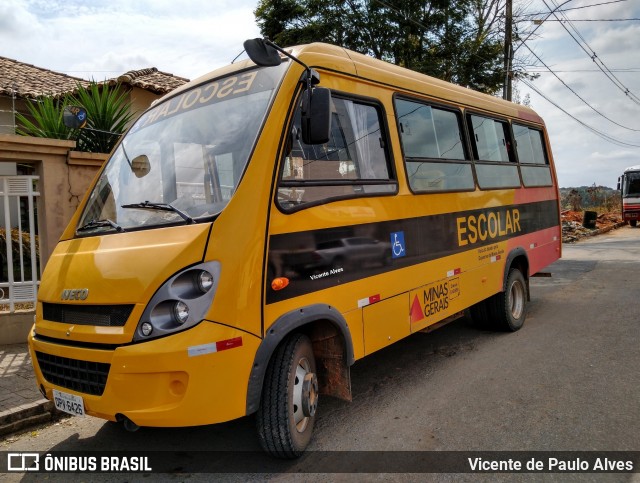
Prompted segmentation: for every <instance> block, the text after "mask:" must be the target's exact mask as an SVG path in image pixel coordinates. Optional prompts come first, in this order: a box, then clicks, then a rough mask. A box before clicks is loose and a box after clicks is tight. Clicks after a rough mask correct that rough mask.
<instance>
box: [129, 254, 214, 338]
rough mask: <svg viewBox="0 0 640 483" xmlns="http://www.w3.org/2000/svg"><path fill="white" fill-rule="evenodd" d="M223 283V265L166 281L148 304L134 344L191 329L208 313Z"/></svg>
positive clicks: (201, 267)
mask: <svg viewBox="0 0 640 483" xmlns="http://www.w3.org/2000/svg"><path fill="white" fill-rule="evenodd" d="M219 279H220V263H219V262H206V263H200V264H198V265H195V266H192V267H189V268H186V269H184V270H181V271H180V272H178V273H176V274H175V275H173V276H172V277H171V278H169V280H167V281H166V282H165V283H164V284H162V286H161V287H160V288H159V289H158V291H157V292H156V293H155V294H154V296H153V297H152V298H151V300H150V301H149V303H148V304H147V306H146V308H145V309H144V312H143V313H142V317H141V318H140V322H139V323H138V327H137V328H136V331H135V334H134V336H133V340H134V341H135V342H141V341H144V340H149V339H153V338H156V337H162V336H164V335H168V334H172V333H174V332H179V331H181V330H185V329H189V328H191V327H193V326H195V325H197V324H199V323H200V322H201V321H202V320H203V319H204V317H205V315H206V314H207V312H208V311H209V307H210V306H211V303H212V302H213V297H214V295H215V293H216V288H217V285H218V280H219Z"/></svg>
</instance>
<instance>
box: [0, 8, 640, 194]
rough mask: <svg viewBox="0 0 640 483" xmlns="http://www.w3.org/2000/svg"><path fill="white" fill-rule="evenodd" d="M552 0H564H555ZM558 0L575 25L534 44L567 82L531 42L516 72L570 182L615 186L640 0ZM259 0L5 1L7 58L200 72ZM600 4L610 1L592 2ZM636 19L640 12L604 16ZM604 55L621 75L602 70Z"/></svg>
mask: <svg viewBox="0 0 640 483" xmlns="http://www.w3.org/2000/svg"><path fill="white" fill-rule="evenodd" d="M544 1H546V2H547V5H549V6H550V7H551V8H554V6H553V5H552V2H551V0H544ZM544 1H543V0H514V13H517V12H521V13H528V14H531V13H542V12H548V11H549V10H548V8H547V7H546V6H545V4H544ZM555 1H556V4H555V5H560V3H563V5H562V6H561V7H560V9H568V8H571V9H575V10H569V11H566V12H564V14H565V15H566V17H567V18H569V19H571V20H572V22H571V24H568V23H566V22H558V21H555V20H556V19H555V17H554V16H550V17H549V18H548V19H547V20H546V21H544V22H542V24H541V25H539V27H538V29H537V30H536V32H535V34H534V35H532V36H531V37H530V38H529V39H528V40H527V41H526V46H528V47H529V48H531V49H532V50H533V51H534V52H535V54H536V55H537V56H538V57H539V58H540V59H541V61H542V62H544V64H546V66H548V67H549V68H550V69H551V70H552V71H554V72H555V73H556V75H557V76H558V77H560V79H561V80H562V81H564V83H565V84H567V86H568V87H566V86H565V85H563V84H562V82H561V81H560V80H558V79H557V78H556V77H555V76H554V75H553V74H551V73H549V71H548V70H547V69H546V68H545V67H544V66H542V64H541V62H540V61H539V60H538V59H535V58H534V57H533V56H532V54H530V52H529V51H528V50H527V48H526V47H524V46H522V47H517V46H516V48H517V50H516V52H515V55H516V57H517V58H520V59H521V61H524V62H525V64H527V71H528V72H529V73H539V74H540V76H539V77H538V78H537V79H535V80H534V81H531V82H530V84H531V85H532V86H533V89H532V88H531V87H529V86H528V85H526V84H525V83H523V82H516V89H517V95H519V96H520V98H521V99H524V98H525V96H526V95H527V94H528V95H529V97H530V100H531V107H533V109H535V110H536V111H537V112H538V114H540V115H541V116H542V118H543V119H544V120H545V122H546V124H547V130H548V132H549V137H550V140H551V147H552V151H553V156H554V159H555V163H556V170H557V172H558V178H559V184H560V186H561V187H570V186H584V185H587V186H590V185H593V184H594V183H595V184H596V185H602V186H609V187H612V188H615V187H616V182H617V178H618V176H619V175H620V174H621V173H622V170H623V169H624V168H625V167H628V166H633V165H639V164H640V159H639V157H640V49H639V48H638V40H639V39H640V20H638V19H640V0H622V1H620V0H613V1H612V0H570V1H568V2H567V1H566V0H555ZM257 3H258V2H257V0H181V1H176V0H171V1H169V0H136V1H134V2H132V1H131V0H109V1H104V0H82V1H80V0H1V1H0V56H4V57H9V58H12V59H15V60H18V61H20V62H25V63H28V64H33V65H35V66H38V67H42V68H46V69H50V70H53V71H56V72H62V73H65V74H68V75H72V76H76V77H81V78H84V79H95V80H103V79H106V78H112V77H117V76H118V75H120V74H122V73H124V72H126V71H128V70H137V69H143V68H147V67H157V68H158V69H159V70H161V71H163V72H168V73H171V74H174V75H177V76H180V77H186V78H188V79H195V78H196V77H199V76H200V75H202V74H205V73H207V72H209V71H211V70H214V69H215V68H217V67H221V66H223V65H226V64H228V63H230V62H231V61H232V60H233V59H234V58H235V57H236V56H237V55H238V54H239V53H240V52H242V43H243V42H244V40H245V39H248V38H253V37H258V36H260V31H259V29H258V27H257V25H256V23H255V17H254V15H253V11H254V10H255V8H256V6H257ZM598 3H602V4H603V5H599V6H590V5H594V4H598ZM585 6H589V7H587V8H578V7H585ZM527 18H537V19H545V18H546V15H538V16H535V17H527ZM629 18H635V19H636V20H634V21H602V20H609V19H629ZM579 19H588V20H599V21H594V22H580V21H577V20H579ZM563 25H564V26H565V27H567V29H569V30H570V31H571V33H572V35H573V37H575V39H577V40H578V41H579V42H577V41H576V40H574V38H572V37H571V36H570V35H569V33H567V31H566V30H565V28H563ZM571 26H573V27H575V28H576V29H577V33H576V32H574V31H572V30H571ZM535 27H536V26H535V25H533V24H532V23H530V22H529V23H523V24H521V25H520V27H519V28H520V31H521V32H529V31H531V30H532V29H533V28H535ZM583 40H584V41H583ZM585 42H586V43H585ZM580 45H582V47H581V46H580ZM585 50H586V53H585ZM594 54H595V59H596V60H598V61H602V63H603V64H604V66H605V67H606V68H607V69H609V70H610V71H611V73H610V74H609V77H611V78H612V79H613V81H612V80H611V79H609V78H608V77H607V76H606V75H605V74H604V73H602V72H601V71H600V70H598V67H597V65H598V64H596V62H594V60H593V58H594ZM570 89H571V90H570ZM536 91H537V92H536ZM572 91H573V92H572ZM574 92H575V94H574ZM539 93H541V94H542V96H544V97H542V96H541V95H540V94H539ZM577 96H580V97H581V98H582V99H583V100H584V101H586V103H588V104H585V103H584V102H583V101H581V100H580V99H579V98H578V97H577ZM545 97H546V98H547V99H549V100H550V101H551V102H553V103H555V104H556V105H553V104H552V103H551V102H549V100H547V99H545ZM558 106H559V107H558ZM560 108H561V109H564V110H565V111H566V112H568V113H569V114H570V115H571V116H573V117H574V118H577V119H578V121H576V120H574V119H573V118H572V117H570V116H569V115H568V114H566V113H564V112H562V110H561V109H560ZM601 114H603V115H604V116H606V117H608V118H609V119H610V120H607V119H605V118H604V117H602V115H601ZM612 121H613V122H612ZM581 123H582V124H581ZM583 124H586V125H587V126H589V127H590V128H592V129H595V130H596V131H597V132H598V133H600V134H601V135H603V136H605V137H609V138H613V140H614V141H615V142H611V141H609V140H605V139H603V137H602V136H601V135H598V134H596V133H594V132H593V130H590V129H589V128H587V127H585V126H584V125H583Z"/></svg>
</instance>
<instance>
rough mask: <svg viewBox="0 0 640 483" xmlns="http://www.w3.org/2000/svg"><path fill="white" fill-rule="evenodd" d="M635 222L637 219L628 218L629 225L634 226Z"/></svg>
mask: <svg viewBox="0 0 640 483" xmlns="http://www.w3.org/2000/svg"><path fill="white" fill-rule="evenodd" d="M637 223H638V221H637V220H629V224H630V225H631V226H636V224H637Z"/></svg>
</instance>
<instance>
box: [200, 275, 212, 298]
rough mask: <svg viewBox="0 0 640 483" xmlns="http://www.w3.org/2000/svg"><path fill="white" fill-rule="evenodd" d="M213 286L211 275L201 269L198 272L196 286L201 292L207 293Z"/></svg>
mask: <svg viewBox="0 0 640 483" xmlns="http://www.w3.org/2000/svg"><path fill="white" fill-rule="evenodd" d="M211 287H213V275H211V274H210V273H209V272H207V271H206V270H202V271H201V272H200V273H199V274H198V288H199V289H200V290H201V291H202V293H207V292H208V291H209V290H211Z"/></svg>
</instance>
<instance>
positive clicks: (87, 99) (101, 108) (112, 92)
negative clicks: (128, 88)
mask: <svg viewBox="0 0 640 483" xmlns="http://www.w3.org/2000/svg"><path fill="white" fill-rule="evenodd" d="M72 99H73V100H72V101H71V103H73V104H79V105H81V106H82V107H84V108H85V110H86V111H87V126H86V127H87V128H89V129H83V130H80V132H79V135H78V138H77V142H78V150H79V151H88V152H93V153H108V152H110V151H111V149H112V148H113V146H114V145H115V144H116V142H117V141H118V139H119V135H120V134H122V133H123V132H124V131H125V130H126V129H127V127H128V125H129V123H130V122H131V119H132V118H133V115H134V113H133V112H132V111H131V102H130V101H129V100H128V98H127V93H126V92H125V91H123V90H122V89H121V88H120V85H119V84H118V85H116V86H115V87H110V86H108V85H106V84H102V85H100V84H98V83H97V82H95V81H91V83H90V84H89V86H87V87H86V88H85V87H81V86H80V85H78V89H77V91H76V92H75V94H74V96H73V98H72Z"/></svg>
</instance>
